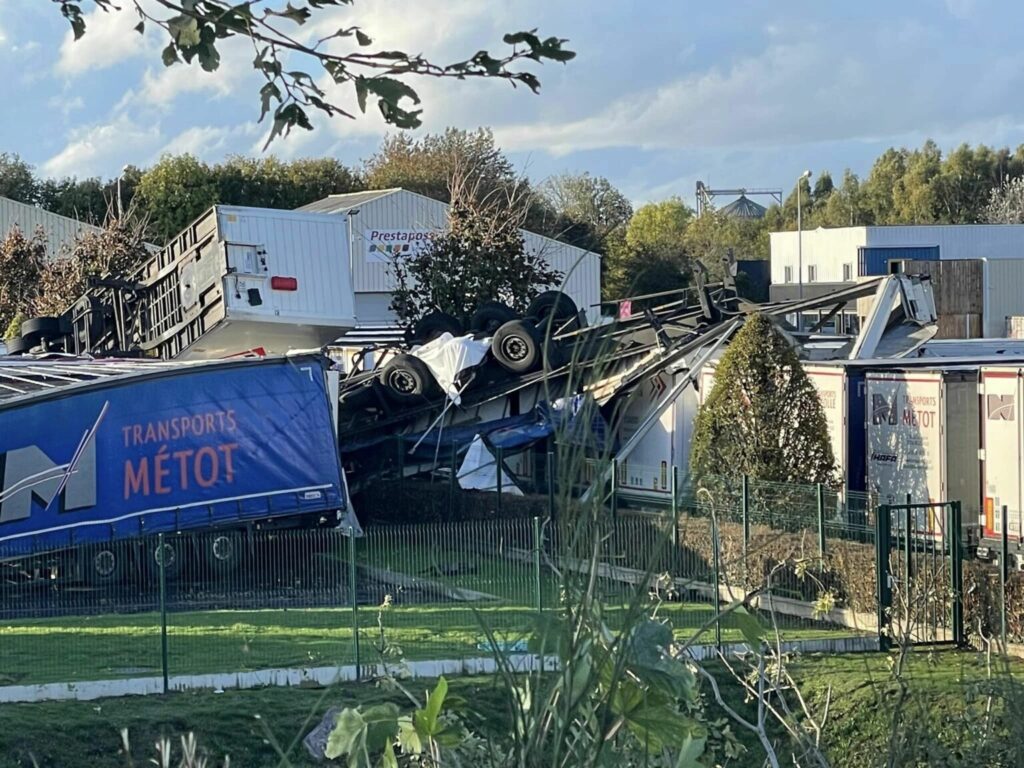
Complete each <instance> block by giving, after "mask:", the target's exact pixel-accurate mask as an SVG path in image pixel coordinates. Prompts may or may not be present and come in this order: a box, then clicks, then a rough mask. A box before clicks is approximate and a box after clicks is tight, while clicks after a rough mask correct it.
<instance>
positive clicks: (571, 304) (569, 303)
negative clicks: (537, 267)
mask: <svg viewBox="0 0 1024 768" xmlns="http://www.w3.org/2000/svg"><path fill="white" fill-rule="evenodd" d="M577 315H579V308H578V307H577V306H576V302H575V301H573V300H572V299H571V298H569V296H568V294H565V293H562V292H561V291H544V293H541V294H539V295H538V296H537V297H536V298H534V300H533V301H531V302H530V306H529V307H527V309H526V316H527V317H535V318H537V327H538V328H540V327H543V324H544V323H547V322H548V321H549V320H550V319H554V326H555V327H556V328H557V327H558V326H559V325H562V324H563V323H566V322H568V321H569V320H572V319H573V318H574V317H576V316H577ZM573 330H576V329H575V328H574V329H573Z"/></svg>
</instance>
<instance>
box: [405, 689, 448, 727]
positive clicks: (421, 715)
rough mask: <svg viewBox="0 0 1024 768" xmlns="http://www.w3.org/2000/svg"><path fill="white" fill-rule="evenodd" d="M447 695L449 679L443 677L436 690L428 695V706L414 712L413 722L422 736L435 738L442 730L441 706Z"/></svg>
mask: <svg viewBox="0 0 1024 768" xmlns="http://www.w3.org/2000/svg"><path fill="white" fill-rule="evenodd" d="M447 695H448V681H447V680H445V679H444V678H443V677H442V678H440V679H438V681H437V685H435V686H434V690H433V691H431V692H430V696H428V697H427V706H426V707H424V708H423V709H418V710H416V711H415V712H414V713H413V716H412V721H413V724H415V726H416V732H417V733H419V735H420V736H421V737H422V738H425V739H426V738H433V737H434V736H436V735H437V734H438V733H440V732H441V728H442V726H441V722H440V718H441V708H442V707H443V706H444V697H445V696H447Z"/></svg>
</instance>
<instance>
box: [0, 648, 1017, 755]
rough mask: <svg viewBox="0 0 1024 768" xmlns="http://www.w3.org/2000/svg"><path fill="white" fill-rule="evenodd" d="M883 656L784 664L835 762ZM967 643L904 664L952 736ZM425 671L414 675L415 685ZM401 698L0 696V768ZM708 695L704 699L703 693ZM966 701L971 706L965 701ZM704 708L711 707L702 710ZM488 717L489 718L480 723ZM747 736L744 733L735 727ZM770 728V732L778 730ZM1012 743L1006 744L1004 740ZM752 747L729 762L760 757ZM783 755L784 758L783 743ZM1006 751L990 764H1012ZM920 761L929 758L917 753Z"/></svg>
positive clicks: (933, 720)
mask: <svg viewBox="0 0 1024 768" xmlns="http://www.w3.org/2000/svg"><path fill="white" fill-rule="evenodd" d="M890 658H891V657H889V656H887V655H884V654H878V653H865V654H856V655H844V656H817V655H813V656H806V657H803V658H801V659H799V660H798V661H797V662H796V664H795V667H794V669H795V674H796V677H797V678H798V681H799V683H800V687H801V690H802V691H803V692H804V694H805V696H806V697H807V699H808V700H809V701H810V703H811V705H812V706H815V707H819V708H820V707H821V706H822V705H823V703H824V699H825V691H826V688H827V687H828V686H831V689H832V693H831V705H830V712H831V714H830V716H829V720H828V723H827V725H826V730H825V737H824V741H825V744H826V745H827V751H828V753H829V757H830V759H831V760H832V762H833V764H834V765H835V766H837V768H865V767H869V766H875V765H881V764H883V761H884V754H885V750H886V745H887V738H888V734H889V728H890V717H891V710H892V690H893V687H892V683H891V681H890V679H889V665H890ZM980 658H981V657H980V656H979V654H974V653H962V652H955V651H942V652H935V653H928V652H917V653H915V654H914V655H913V656H912V659H911V663H910V665H909V667H908V674H909V677H910V679H911V681H912V683H911V696H910V698H909V700H908V701H909V704H908V713H909V715H910V716H911V717H912V718H915V719H917V720H919V721H920V722H922V723H925V724H927V725H929V726H934V738H935V739H936V740H939V741H941V742H942V743H943V744H945V743H947V742H948V743H950V744H952V745H953V746H954V747H955V746H956V740H957V739H958V738H961V736H960V732H961V731H963V730H966V729H964V728H962V718H963V717H964V716H973V714H972V713H974V712H976V711H977V708H978V707H979V706H980V705H982V704H983V703H984V702H979V701H978V700H977V697H976V696H974V695H973V692H974V691H975V687H976V685H977V682H978V680H979V679H980V677H983V674H982V672H983V670H982V666H981V664H982V662H981V661H980ZM710 669H712V670H713V671H715V672H716V676H718V677H719V680H720V681H721V683H722V688H723V692H724V695H725V697H726V699H727V701H728V703H729V704H730V705H731V706H733V707H734V708H737V709H739V710H740V711H742V712H745V713H746V714H747V715H748V716H749V715H750V712H749V709H747V707H748V706H749V705H747V704H745V703H744V702H743V696H742V693H741V692H740V691H739V689H738V687H737V686H735V685H732V684H730V683H728V682H727V681H726V680H725V678H724V673H723V671H722V670H721V669H717V668H715V667H714V666H712V667H710ZM1007 671H1008V672H1009V673H1010V674H1009V675H1006V676H1004V677H1003V678H1002V679H1003V681H1004V682H1005V681H1009V684H1010V685H1018V686H1019V684H1020V681H1022V680H1024V665H1022V664H1021V663H1019V662H1014V663H1013V664H1011V665H1010V666H1009V668H1008V670H1007ZM451 682H452V691H453V693H456V694H458V695H459V696H460V697H461V698H462V699H464V700H465V701H468V702H471V708H470V710H471V711H470V712H469V713H468V716H469V717H473V718H477V719H476V720H475V724H476V727H477V728H478V729H479V730H480V731H481V732H482V733H487V732H491V733H501V732H502V731H503V730H504V732H506V733H507V728H508V723H507V715H506V713H505V710H504V705H503V703H502V694H501V691H500V690H498V689H497V688H496V685H497V683H496V681H495V679H493V678H479V677H477V678H456V679H455V680H453V681H451ZM429 685H430V683H429V681H414V682H413V683H412V687H413V689H414V690H416V691H417V692H419V691H422V690H423V689H424V688H426V687H428V686H429ZM383 700H391V701H395V702H396V703H399V705H400V706H403V707H404V701H403V700H402V699H401V698H400V697H399V696H396V695H393V694H391V693H389V692H385V691H383V690H381V689H379V688H377V687H375V686H373V685H371V684H368V683H366V684H359V685H352V684H348V685H343V686H337V687H331V688H329V689H306V688H296V689H283V688H275V689H263V690H255V691H229V692H226V693H223V694H213V693H206V692H202V693H176V694H170V695H167V696H152V697H141V698H125V699H108V700H101V701H94V702H53V703H44V704H8V705H0V768H13V767H14V766H29V765H32V762H31V759H32V757H34V758H35V759H36V760H37V761H38V765H39V766H42V767H43V768H45V767H46V766H61V767H63V766H95V768H114V766H123V765H124V764H125V762H124V759H123V757H121V756H119V755H118V748H119V743H120V737H119V736H118V731H119V730H120V729H121V728H128V729H129V733H130V734H131V739H132V743H133V744H134V745H135V746H136V764H140V765H141V764H144V760H142V759H139V758H148V757H150V756H151V755H152V752H151V751H150V747H149V745H151V744H152V743H153V742H154V741H155V739H157V738H158V737H159V736H161V735H169V736H175V737H176V736H178V735H180V734H183V733H187V732H189V731H195V732H196V734H197V735H198V736H199V738H200V741H201V743H202V744H203V745H204V746H205V747H206V748H207V749H209V750H210V752H211V753H213V754H215V755H223V754H230V755H231V764H232V765H237V766H246V768H262V767H263V766H277V765H287V764H289V763H282V762H281V760H280V757H279V752H278V751H277V749H276V748H275V746H274V745H275V744H276V745H278V747H279V748H280V749H281V750H283V751H286V752H288V751H289V747H290V746H291V745H292V742H293V741H295V740H296V737H300V736H302V735H305V734H306V733H307V732H308V731H309V730H310V729H311V728H312V726H313V725H314V724H315V723H316V722H318V721H319V719H320V718H321V717H322V715H323V713H324V712H325V711H326V710H327V709H328V708H329V707H330V706H335V705H354V704H356V703H362V704H370V703H376V702H379V701H383ZM712 706H714V705H712ZM972 708H973V709H972ZM711 714H716V713H715V712H713V711H712V712H711ZM491 729H493V730H491ZM734 730H736V731H737V733H739V734H741V736H743V741H744V743H745V744H747V745H748V747H750V748H754V746H755V745H754V742H753V741H752V740H751V739H750V738H749V737H748V736H746V735H743V734H742V731H741V729H737V728H736V727H735V726H734ZM780 736H781V735H780ZM1015 746H1019V744H1016V743H1015V744H1008V746H1007V749H1008V750H1011V749H1012V748H1014V747H1015ZM289 754H290V755H291V760H290V764H291V765H294V766H307V765H310V764H311V763H310V761H309V760H308V759H307V758H306V757H305V752H304V750H303V748H302V747H301V745H298V746H296V747H295V748H294V749H292V750H291V751H290V752H289ZM754 754H755V753H749V754H748V755H747V756H746V757H747V758H751V760H750V762H744V758H743V757H741V758H740V759H739V761H737V762H734V763H731V764H732V765H738V766H742V765H748V764H749V765H760V764H761V761H760V760H753V757H754ZM781 756H782V757H783V761H784V764H791V760H789V759H787V757H786V756H785V754H783V755H781ZM1013 760H1014V758H1013V757H1012V756H1010V757H1007V760H1006V761H1003V762H999V761H995V762H993V763H992V764H997V765H1015V764H1019V763H1016V762H1014V761H1013ZM921 764H937V763H934V762H932V763H928V762H924V763H921Z"/></svg>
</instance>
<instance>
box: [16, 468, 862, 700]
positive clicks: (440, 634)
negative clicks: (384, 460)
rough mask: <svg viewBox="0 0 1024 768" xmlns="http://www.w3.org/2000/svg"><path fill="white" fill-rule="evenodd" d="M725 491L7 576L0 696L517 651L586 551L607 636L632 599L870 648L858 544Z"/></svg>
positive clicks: (305, 536) (85, 559) (29, 565)
mask: <svg viewBox="0 0 1024 768" xmlns="http://www.w3.org/2000/svg"><path fill="white" fill-rule="evenodd" d="M734 486H735V487H734ZM734 486H729V488H730V490H729V491H728V494H732V495H728V494H726V492H725V491H720V492H719V495H718V497H717V498H716V500H715V503H714V504H712V503H710V502H708V501H707V500H706V499H702V498H699V497H698V496H704V494H700V495H698V494H685V493H683V492H682V491H680V492H679V493H678V494H677V496H676V498H675V501H674V502H672V503H670V505H669V506H670V509H669V510H668V511H666V510H664V509H661V510H658V509H643V508H640V507H639V506H633V507H632V508H630V507H628V506H623V507H622V508H620V509H619V510H618V512H617V514H616V515H614V516H612V515H609V514H607V513H605V514H602V515H600V516H598V517H599V520H597V521H589V522H588V521H585V520H581V519H577V520H575V521H574V522H572V523H570V522H569V521H567V520H558V521H556V522H552V521H550V520H548V519H547V518H544V519H542V518H539V517H535V518H519V519H493V520H483V521H472V522H460V523H438V524H429V525H370V526H368V527H367V529H366V532H365V535H364V536H362V537H358V538H356V537H351V536H348V535H347V533H348V532H347V531H341V530H330V529H319V530H284V531H259V532H252V533H232V532H212V533H203V534H196V535H188V536H171V535H167V536H162V537H150V538H147V539H140V540H130V541H121V542H117V543H114V544H100V545H89V546H83V547H81V548H79V549H78V550H75V551H74V552H65V553H59V554H56V555H53V556H52V557H49V558H46V559H40V560H36V561H33V562H29V561H25V562H21V563H11V562H8V563H4V564H2V565H0V648H2V653H0V686H4V685H28V684H38V683H68V682H79V681H87V680H118V679H128V678H140V677H143V678H145V677H148V678H157V679H161V678H162V679H163V680H170V679H171V678H175V677H179V676H194V675H208V674H214V673H231V674H234V673H244V672H252V671H261V670H277V669H296V668H317V667H337V666H339V665H359V666H362V667H365V666H366V665H368V664H380V663H382V662H386V663H392V664H399V663H403V662H411V661H419V660H456V661H458V660H465V659H475V658H484V657H489V656H491V655H492V652H493V648H492V647H491V643H492V642H495V641H496V642H497V643H498V644H499V645H500V647H501V648H502V650H504V651H506V652H510V653H515V652H525V651H526V650H527V644H526V641H527V638H528V637H529V633H530V631H531V628H532V627H533V625H534V621H535V618H536V616H537V615H538V613H539V612H541V611H551V610H559V609H561V608H562V607H563V606H564V605H565V603H566V601H569V600H574V599H576V597H575V595H576V594H577V593H576V592H574V591H573V590H574V589H581V588H582V586H581V585H582V584H584V583H586V582H587V581H588V580H589V576H590V569H591V564H590V558H591V554H592V553H594V552H596V553H597V564H596V567H597V571H596V573H595V574H594V576H595V578H594V579H593V583H594V584H595V585H596V590H597V597H598V599H599V602H600V604H601V605H602V606H603V607H604V617H605V620H606V621H607V622H608V624H609V626H610V627H611V628H612V629H621V628H622V627H623V626H624V622H625V621H626V618H627V616H628V609H629V607H630V606H631V605H634V604H635V603H636V602H637V601H639V602H640V603H641V604H642V606H643V609H644V610H645V611H648V612H652V613H655V614H656V615H657V616H659V617H660V618H662V619H663V620H665V621H666V622H668V623H669V624H670V625H671V626H672V628H673V630H674V632H675V635H676V637H677V638H679V639H693V638H694V637H695V635H699V637H697V638H696V641H697V642H701V643H716V642H719V643H721V642H730V641H739V640H741V634H740V633H739V632H738V631H737V630H735V629H733V628H732V627H730V626H729V625H728V622H725V623H722V622H720V621H715V616H716V613H717V608H716V606H718V607H719V608H720V607H721V606H724V605H727V604H728V603H730V602H732V601H735V600H744V599H746V600H747V601H748V602H749V604H750V606H751V608H752V609H754V610H760V611H761V612H762V616H763V620H764V624H765V626H766V627H770V628H771V629H772V632H773V636H774V632H775V631H776V630H777V631H778V632H779V634H780V636H781V637H782V638H783V639H785V640H790V639H794V640H795V639H811V638H814V639H822V638H826V639H827V638H845V637H849V636H853V635H857V636H860V635H871V634H872V633H873V632H874V628H873V627H871V626H865V625H862V624H860V623H859V622H860V620H861V618H863V616H873V615H874V614H875V612H876V606H875V603H874V602H873V601H874V584H875V572H874V559H873V552H874V543H873V541H871V540H870V537H869V535H868V534H869V532H870V526H866V527H864V526H862V525H861V524H860V523H859V522H851V521H850V520H849V519H846V518H844V517H843V514H845V513H844V512H843V510H844V509H845V506H844V504H845V502H844V503H842V504H841V503H839V501H838V500H837V499H836V497H835V496H834V494H833V495H829V494H827V493H826V494H823V493H822V492H820V490H819V489H817V488H814V487H794V486H789V487H776V486H767V485H765V486H761V485H757V484H752V483H751V482H749V481H743V480H742V479H741V480H740V482H739V483H738V484H734ZM822 503H824V504H825V507H824V509H822ZM673 509H674V512H673V511H672V510H673ZM114 564H116V565H114ZM574 585H575V586H574Z"/></svg>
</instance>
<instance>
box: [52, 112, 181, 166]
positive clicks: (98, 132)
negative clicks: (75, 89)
mask: <svg viewBox="0 0 1024 768" xmlns="http://www.w3.org/2000/svg"><path fill="white" fill-rule="evenodd" d="M161 139H162V137H161V133H160V127H159V126H158V125H155V124H154V125H140V124H137V123H135V122H133V121H132V120H131V119H130V118H129V117H128V116H126V115H123V114H122V115H119V116H117V117H116V118H115V119H114V120H112V121H111V122H108V123H100V124H97V125H92V126H89V127H87V128H83V129H79V130H76V131H72V133H71V136H70V140H69V142H68V144H67V145H66V146H65V147H64V149H62V150H61V151H60V152H58V153H57V154H56V155H54V156H53V157H51V158H50V159H49V160H47V161H46V162H45V163H43V167H42V170H43V172H44V173H45V174H46V175H47V176H93V175H100V174H103V173H109V172H110V171H111V169H112V168H120V167H121V166H123V165H124V164H125V163H126V162H129V161H131V160H134V159H136V158H139V157H146V156H149V155H150V154H152V152H153V151H154V149H155V148H156V147H157V146H159V145H160V142H161Z"/></svg>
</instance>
